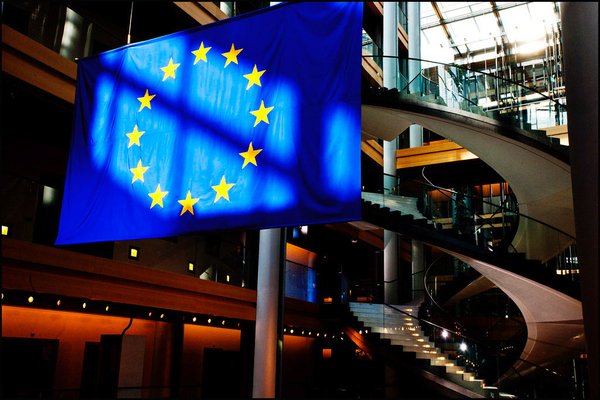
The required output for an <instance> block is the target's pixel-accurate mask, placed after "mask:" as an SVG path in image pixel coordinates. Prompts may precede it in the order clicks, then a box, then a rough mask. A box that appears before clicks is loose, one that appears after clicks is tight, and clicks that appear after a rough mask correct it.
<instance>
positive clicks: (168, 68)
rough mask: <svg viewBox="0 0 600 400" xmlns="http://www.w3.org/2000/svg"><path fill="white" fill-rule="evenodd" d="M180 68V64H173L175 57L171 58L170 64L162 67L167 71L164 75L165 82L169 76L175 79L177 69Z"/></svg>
mask: <svg viewBox="0 0 600 400" xmlns="http://www.w3.org/2000/svg"><path fill="white" fill-rule="evenodd" d="M177 68H179V64H173V59H172V58H169V64H167V66H166V67H162V68H161V70H162V71H163V72H164V73H165V75H164V76H163V82H164V81H166V80H167V78H173V79H175V70H176V69H177Z"/></svg>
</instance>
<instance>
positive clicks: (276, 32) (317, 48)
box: [56, 2, 362, 244]
mask: <svg viewBox="0 0 600 400" xmlns="http://www.w3.org/2000/svg"><path fill="white" fill-rule="evenodd" d="M361 26H362V3H360V2H358V3H289V4H279V5H277V6H273V7H269V8H266V9H262V10H258V11H256V12H253V13H249V14H244V15H241V16H238V17H234V18H230V19H227V20H223V21H218V22H215V23H213V24H209V25H205V26H199V27H197V28H193V29H189V30H186V31H182V32H178V33H174V34H171V35H167V36H163V37H159V38H155V39H151V40H148V41H144V42H140V43H135V44H131V45H127V46H125V47H122V48H118V49H115V50H111V51H108V52H105V53H101V54H99V55H96V56H92V57H88V58H84V59H81V60H80V61H79V63H78V75H77V87H76V99H75V112H74V123H73V124H74V126H73V137H72V140H71V149H70V156H69V157H70V158H69V164H68V169H67V176H66V181H65V189H64V196H63V203H62V212H61V218H60V224H59V233H58V238H57V240H56V243H57V244H72V243H83V242H96V241H112V240H127V239H143V238H156V237H169V236H176V235H182V234H188V233H193V232H200V231H215V230H224V229H259V228H272V227H280V226H297V225H308V224H318V223H328V222H340V221H350V220H358V219H360V218H361V207H360V189H361V188H360V185H361V183H360V79H361Z"/></svg>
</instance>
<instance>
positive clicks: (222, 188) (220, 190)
mask: <svg viewBox="0 0 600 400" xmlns="http://www.w3.org/2000/svg"><path fill="white" fill-rule="evenodd" d="M233 186H235V184H234V183H227V182H225V175H223V177H222V178H221V182H219V184H218V185H215V186H213V187H212V188H213V189H214V190H215V192H217V196H216V197H215V203H216V202H217V200H219V199H220V198H221V197H224V198H225V199H226V200H227V201H229V189H231V188H232V187H233Z"/></svg>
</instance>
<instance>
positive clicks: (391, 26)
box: [383, 2, 402, 304]
mask: <svg viewBox="0 0 600 400" xmlns="http://www.w3.org/2000/svg"><path fill="white" fill-rule="evenodd" d="M397 10H398V4H397V3H396V2H384V3H383V55H384V56H390V57H383V86H385V87H386V88H389V89H392V88H396V87H397V85H398V83H397V76H398V73H399V69H398V66H399V64H398V59H397V58H396V57H397V56H398V16H397ZM400 133H402V132H398V134H400ZM397 142H398V140H397V139H393V140H391V141H387V140H385V141H384V142H383V173H384V174H385V175H384V178H383V187H384V193H389V191H391V190H392V189H394V188H396V186H397V180H396V178H395V177H396V148H397ZM383 243H384V248H383V280H384V282H388V283H384V287H383V293H384V301H385V302H386V303H388V304H397V303H398V244H397V243H398V242H397V235H396V233H395V232H393V231H388V230H384V231H383Z"/></svg>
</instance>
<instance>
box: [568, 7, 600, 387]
mask: <svg viewBox="0 0 600 400" xmlns="http://www.w3.org/2000/svg"><path fill="white" fill-rule="evenodd" d="M560 8H561V22H562V28H563V29H562V32H563V46H564V47H563V49H564V50H563V51H564V67H565V75H566V76H565V81H566V82H567V104H568V107H569V108H568V117H569V147H570V153H571V180H572V184H573V205H574V211H575V231H576V233H577V257H578V261H579V270H580V271H581V278H580V279H581V301H582V305H583V320H584V329H585V339H586V346H587V354H588V373H589V385H588V388H589V393H588V397H589V398H590V399H597V398H598V396H600V393H599V389H598V386H599V385H598V375H599V374H600V369H599V366H598V337H599V335H600V333H599V332H598V312H599V310H598V308H599V298H598V291H599V290H600V283H599V279H598V3H597V2H592V3H583V2H581V3H580V2H574V3H571V2H561V3H560Z"/></svg>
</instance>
